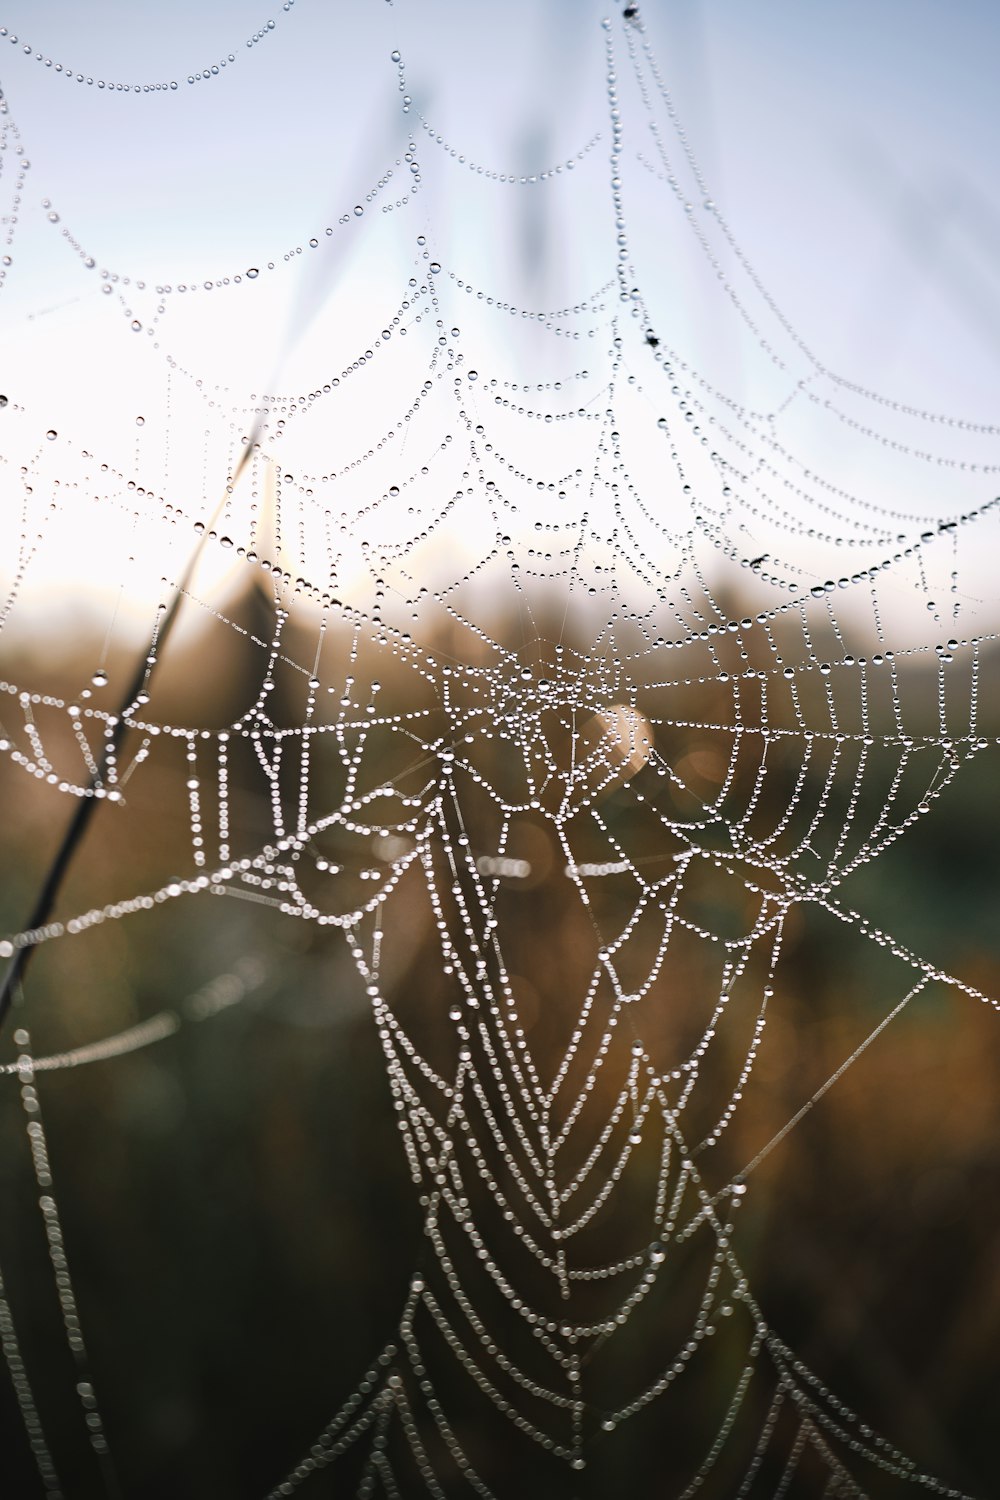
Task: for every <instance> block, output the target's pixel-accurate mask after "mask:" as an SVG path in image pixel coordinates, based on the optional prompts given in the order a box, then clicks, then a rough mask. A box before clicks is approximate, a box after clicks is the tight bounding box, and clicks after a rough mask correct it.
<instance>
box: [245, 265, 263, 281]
mask: <svg viewBox="0 0 1000 1500" xmlns="http://www.w3.org/2000/svg"><path fill="white" fill-rule="evenodd" d="M246 274H247V276H248V277H249V279H250V280H251V281H254V280H255V279H256V278H257V277H258V276H259V275H260V271H259V270H258V269H257V267H256V266H251V267H250V268H249V270H248V271H247V273H246Z"/></svg>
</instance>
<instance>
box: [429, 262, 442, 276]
mask: <svg viewBox="0 0 1000 1500" xmlns="http://www.w3.org/2000/svg"><path fill="white" fill-rule="evenodd" d="M440 269H441V263H440V261H437V260H432V261H431V275H432V276H436V275H437V273H438V272H439V271H440Z"/></svg>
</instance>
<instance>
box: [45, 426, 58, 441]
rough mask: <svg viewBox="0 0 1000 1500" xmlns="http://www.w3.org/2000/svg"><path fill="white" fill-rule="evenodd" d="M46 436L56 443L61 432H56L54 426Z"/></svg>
mask: <svg viewBox="0 0 1000 1500" xmlns="http://www.w3.org/2000/svg"><path fill="white" fill-rule="evenodd" d="M45 436H46V437H47V438H48V440H49V442H50V443H54V442H55V440H56V438H57V437H58V436H59V434H58V432H56V430H55V428H54V427H50V428H49V430H48V432H47V433H46V434H45Z"/></svg>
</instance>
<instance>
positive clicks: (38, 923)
mask: <svg viewBox="0 0 1000 1500" xmlns="http://www.w3.org/2000/svg"><path fill="white" fill-rule="evenodd" d="M257 433H258V427H255V428H254V431H253V432H252V433H251V435H250V438H249V440H248V442H247V445H246V447H245V448H244V450H243V453H242V454H241V456H240V461H239V463H238V464H237V465H236V468H235V470H234V471H233V476H232V479H231V480H230V484H229V487H228V488H227V491H226V494H227V495H228V494H229V491H230V489H231V488H232V486H233V485H235V483H236V481H237V479H238V478H239V476H240V474H241V473H242V472H243V469H244V467H245V466H246V463H247V460H248V458H249V457H250V453H251V451H252V449H253V445H254V443H255V442H256V439H257ZM225 499H226V496H225V495H224V496H223V498H222V500H220V502H219V505H218V506H217V508H216V512H215V515H214V516H213V517H212V524H214V521H215V518H216V516H217V515H218V513H219V511H220V510H221V509H222V506H223V505H224V503H225ZM209 529H210V527H206V529H205V531H204V532H203V533H202V537H201V540H200V541H199V543H198V545H197V547H196V548H195V550H194V552H193V553H192V555H191V561H190V562H189V563H188V565H187V568H186V569H185V572H184V576H183V578H182V579H181V581H180V582H179V583H178V584H177V586H176V588H175V589H174V597H173V599H172V600H171V602H170V608H169V609H168V610H167V612H166V614H165V615H164V617H163V622H162V624H161V625H160V627H159V629H158V630H157V631H155V632H154V634H153V637H152V639H151V641H150V643H149V646H148V647H147V648H146V652H145V654H144V656H143V657H142V660H141V661H140V662H139V664H138V666H137V667H136V670H135V673H134V675H133V677H132V680H131V682H130V683H129V686H128V691H127V692H126V693H125V695H124V697H123V698H122V701H121V704H120V706H119V709H118V713H117V716H116V719H115V726H114V730H113V732H112V734H111V736H110V738H109V739H108V740H107V741H106V742H105V747H104V753H103V755H102V756H101V760H100V762H99V764H98V767H97V770H96V771H95V773H94V774H93V776H91V778H90V781H89V783H88V790H89V792H90V796H89V797H88V796H84V797H82V798H81V799H80V803H79V806H78V807H77V810H76V812H75V813H74V814H73V817H72V819H71V820H70V824H69V827H68V828H67V829H66V832H65V834H64V835H63V840H62V843H61V844H60V845H59V848H58V849H57V851H56V855H55V858H54V859H53V861H52V863H51V865H50V866H49V868H48V870H47V871H46V872H45V878H44V879H43V881H42V884H41V889H40V890H39V892H38V898H37V900H36V901H35V905H34V907H33V909H32V912H31V916H30V917H29V918H28V923H27V927H26V928H25V929H24V930H25V931H26V932H27V933H32V932H35V931H36V929H37V928H39V927H42V926H44V924H45V923H46V922H47V921H48V919H49V916H50V915H51V912H52V908H53V907H54V906H55V903H56V898H57V896H58V895H59V890H60V887H61V886H62V883H63V880H64V879H65V877H66V872H67V870H68V869H69V867H70V865H71V864H72V862H73V856H74V854H75V853H76V851H77V849H78V848H79V846H80V842H81V840H82V838H83V835H84V834H85V833H86V831H87V827H88V825H89V823H90V820H91V818H92V817H93V816H94V813H95V811H96V810H97V808H98V807H99V806H100V804H101V802H102V800H103V799H102V798H100V797H97V796H95V795H94V793H95V792H96V790H97V788H98V787H99V786H100V785H101V783H102V781H103V779H104V773H105V771H106V770H107V766H108V761H109V759H110V758H111V755H112V754H114V755H116V756H117V753H118V750H119V748H120V746H121V743H122V741H123V740H124V738H125V735H126V733H127V732H128V729H129V724H128V720H127V718H126V715H127V713H128V711H129V709H130V708H131V707H132V705H133V704H134V702H135V700H136V698H138V696H139V694H140V693H141V692H142V690H143V687H144V686H145V685H146V684H147V681H148V678H149V677H151V676H152V673H153V671H154V669H155V665H156V661H158V660H159V658H160V654H161V653H162V651H163V648H164V646H165V645H166V643H167V638H168V637H169V635H170V631H171V628H172V627H173V623H174V621H175V620H176V618H177V615H178V614H179V612H180V607H181V602H182V600H183V598H184V595H185V592H186V590H187V586H188V584H189V582H190V580H191V576H192V574H193V573H194V570H195V566H196V564H197V562H198V558H199V557H200V555H201V550H202V547H203V546H204V545H205V539H206V538H207V536H208V533H209ZM154 648H156V660H155V661H154V662H152V663H151V662H150V661H149V660H148V658H149V657H150V656H152V655H153V652H154ZM37 945H38V938H37V937H35V938H34V939H31V940H29V941H28V942H26V943H25V944H24V946H23V947H21V948H18V949H17V951H16V952H15V954H14V957H13V958H12V959H11V961H10V964H9V966H8V968H7V973H6V974H5V976H4V981H3V987H2V988H0V1030H2V1028H3V1024H4V1022H5V1021H6V1019H7V1013H8V1012H9V1010H10V1008H11V1004H12V1002H13V999H14V993H15V990H16V989H17V987H18V985H19V984H20V982H21V981H22V979H23V978H24V973H25V970H26V969H27V967H28V964H29V963H30V961H31V956H32V954H33V953H34V951H35V948H36V947H37Z"/></svg>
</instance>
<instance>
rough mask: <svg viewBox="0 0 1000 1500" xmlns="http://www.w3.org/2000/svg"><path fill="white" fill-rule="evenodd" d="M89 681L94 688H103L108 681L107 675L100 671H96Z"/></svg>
mask: <svg viewBox="0 0 1000 1500" xmlns="http://www.w3.org/2000/svg"><path fill="white" fill-rule="evenodd" d="M90 680H91V682H92V683H93V684H94V686H95V687H105V686H106V684H107V681H108V674H107V672H105V671H103V670H102V669H101V670H98V671H96V672H95V673H94V675H93V677H92V678H91V679H90Z"/></svg>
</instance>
